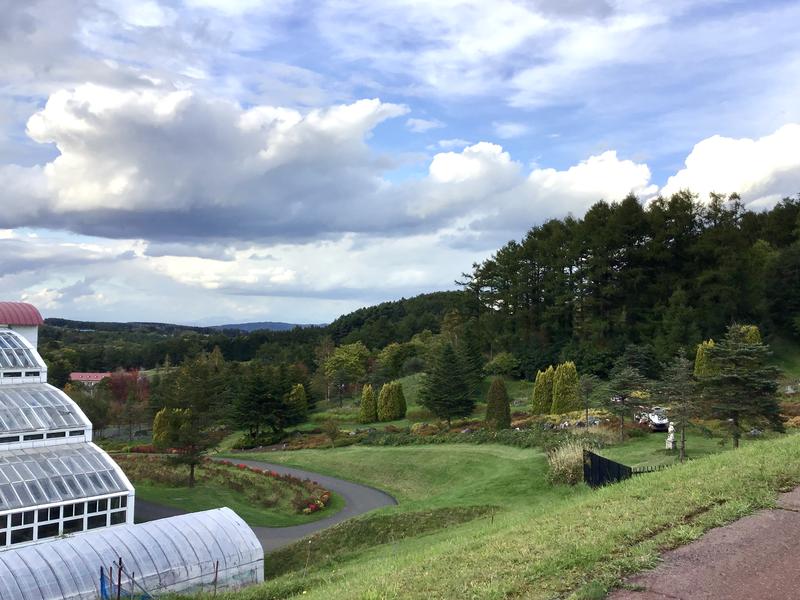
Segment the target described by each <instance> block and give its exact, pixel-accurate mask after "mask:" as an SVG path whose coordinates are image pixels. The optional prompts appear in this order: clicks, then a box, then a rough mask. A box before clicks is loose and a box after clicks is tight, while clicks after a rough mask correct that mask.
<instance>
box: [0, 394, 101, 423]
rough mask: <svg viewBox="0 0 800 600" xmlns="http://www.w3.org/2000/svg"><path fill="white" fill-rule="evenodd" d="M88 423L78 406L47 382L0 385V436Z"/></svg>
mask: <svg viewBox="0 0 800 600" xmlns="http://www.w3.org/2000/svg"><path fill="white" fill-rule="evenodd" d="M91 426H92V424H91V422H90V421H89V420H88V419H87V418H86V416H85V415H84V414H83V412H82V411H81V410H80V409H79V408H78V405H77V404H75V402H74V401H73V400H72V399H71V398H70V397H69V396H67V395H66V394H65V393H64V392H62V391H61V390H59V389H56V388H55V387H53V386H51V385H48V384H46V383H29V384H20V385H13V386H12V385H8V386H0V435H5V434H8V433H22V432H27V431H41V430H60V429H78V428H91Z"/></svg>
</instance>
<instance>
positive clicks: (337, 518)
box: [135, 459, 397, 552]
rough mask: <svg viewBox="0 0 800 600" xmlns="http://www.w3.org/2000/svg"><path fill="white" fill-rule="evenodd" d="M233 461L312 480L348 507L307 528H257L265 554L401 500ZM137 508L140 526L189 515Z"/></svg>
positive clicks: (295, 471)
mask: <svg viewBox="0 0 800 600" xmlns="http://www.w3.org/2000/svg"><path fill="white" fill-rule="evenodd" d="M231 460H232V461H233V462H235V463H243V464H246V465H248V466H251V467H258V468H259V469H269V470H270V471H276V472H278V473H281V474H288V475H293V476H295V477H299V478H300V479H311V480H313V481H316V482H318V483H319V484H320V485H322V486H323V487H324V488H325V489H327V490H330V491H332V492H333V493H334V494H338V495H339V496H340V497H341V498H342V499H344V504H345V506H344V508H343V509H342V510H340V511H339V512H337V513H336V514H333V515H331V516H330V517H326V518H324V519H320V520H319V521H314V522H313V523H305V524H304V525H294V526H291V527H253V531H255V533H256V535H257V536H258V539H259V540H260V541H261V545H262V546H263V547H264V551H265V552H270V551H272V550H276V549H278V548H280V547H282V546H286V545H287V544H291V543H292V542H296V541H297V540H299V539H302V538H304V537H306V536H307V535H311V534H312V533H315V532H317V531H320V530H321V529H325V528H327V527H330V526H331V525H335V524H336V523H341V522H342V521H344V520H346V519H350V518H351V517H355V516H357V515H360V514H363V513H365V512H369V511H371V510H374V509H376V508H381V507H383V506H392V505H394V504H397V500H395V499H394V498H393V497H392V496H390V495H389V494H387V493H386V492H382V491H380V490H378V489H375V488H371V487H369V486H366V485H361V484H358V483H353V482H351V481H345V480H344V479H336V478H335V477H328V476H327V475H320V474H319V473H312V472H311V471H303V470H302V469H295V468H292V467H284V466H282V465H274V464H271V463H265V462H259V461H256V460H245V459H238V460H237V459H231ZM135 506H136V507H135V519H136V522H137V523H139V522H143V521H153V520H154V519H163V518H165V517H172V516H175V515H180V514H183V513H184V512H185V511H183V510H180V509H178V508H172V507H169V506H163V505H160V504H154V503H152V502H145V501H144V500H139V499H138V498H137V499H136V505H135Z"/></svg>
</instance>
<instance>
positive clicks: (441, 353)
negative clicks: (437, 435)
mask: <svg viewBox="0 0 800 600" xmlns="http://www.w3.org/2000/svg"><path fill="white" fill-rule="evenodd" d="M420 402H421V404H422V405H423V406H424V407H425V408H427V409H428V410H429V411H431V412H432V413H433V414H434V415H436V416H437V417H439V418H440V419H445V420H446V421H447V424H448V425H450V424H451V422H452V419H453V418H455V417H465V416H468V415H470V414H472V409H473V408H474V400H473V398H472V396H471V395H470V393H469V385H468V384H467V381H466V379H465V378H464V373H463V370H462V365H461V361H460V360H459V359H458V356H457V355H456V352H455V350H453V346H451V345H450V344H449V343H444V344H442V346H441V347H439V348H438V349H437V350H436V353H435V355H434V357H433V364H432V366H431V368H430V372H429V373H428V374H427V376H426V377H425V381H424V383H423V385H422V389H421V390H420Z"/></svg>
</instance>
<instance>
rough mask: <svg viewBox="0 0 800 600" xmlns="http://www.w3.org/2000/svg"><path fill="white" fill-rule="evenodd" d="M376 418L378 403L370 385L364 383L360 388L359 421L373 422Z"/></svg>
mask: <svg viewBox="0 0 800 600" xmlns="http://www.w3.org/2000/svg"><path fill="white" fill-rule="evenodd" d="M377 420H378V404H377V403H376V402H375V392H373V391H372V386H371V385H370V384H366V385H365V386H364V387H363V389H362V390H361V406H360V407H359V409H358V422H359V423H374V422H375V421H377Z"/></svg>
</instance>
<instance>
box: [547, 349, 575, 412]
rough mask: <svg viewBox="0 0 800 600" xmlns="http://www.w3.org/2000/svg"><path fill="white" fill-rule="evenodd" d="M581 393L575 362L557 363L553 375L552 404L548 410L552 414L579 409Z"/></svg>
mask: <svg viewBox="0 0 800 600" xmlns="http://www.w3.org/2000/svg"><path fill="white" fill-rule="evenodd" d="M580 408H581V395H580V388H579V383H578V370H577V369H576V368H575V363H574V362H572V361H568V362H565V363H562V364H560V365H558V368H556V370H555V374H554V375H553V404H552V406H551V408H550V412H551V413H552V414H554V415H560V414H563V413H568V412H572V411H573V410H580Z"/></svg>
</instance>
